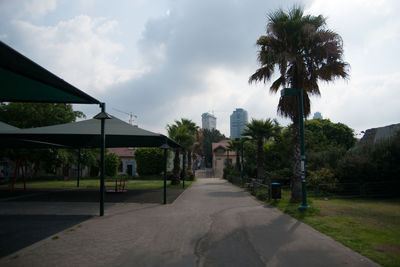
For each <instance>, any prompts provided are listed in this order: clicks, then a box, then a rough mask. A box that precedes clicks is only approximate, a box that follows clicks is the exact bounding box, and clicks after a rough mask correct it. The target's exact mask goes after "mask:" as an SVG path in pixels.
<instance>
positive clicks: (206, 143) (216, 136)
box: [201, 129, 226, 168]
mask: <svg viewBox="0 0 400 267" xmlns="http://www.w3.org/2000/svg"><path fill="white" fill-rule="evenodd" d="M201 133H202V136H203V153H204V157H205V161H206V166H207V167H208V168H210V167H211V166H212V143H216V142H219V141H221V140H225V139H226V137H225V135H223V134H221V133H220V132H219V131H218V130H217V129H211V130H209V129H202V130H201Z"/></svg>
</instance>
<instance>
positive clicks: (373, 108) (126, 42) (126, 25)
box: [0, 0, 400, 136]
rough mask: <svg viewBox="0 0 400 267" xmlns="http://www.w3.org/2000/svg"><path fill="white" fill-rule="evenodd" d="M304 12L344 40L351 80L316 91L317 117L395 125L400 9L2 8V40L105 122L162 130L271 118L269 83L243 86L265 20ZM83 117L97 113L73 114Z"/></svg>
mask: <svg viewBox="0 0 400 267" xmlns="http://www.w3.org/2000/svg"><path fill="white" fill-rule="evenodd" d="M295 3H296V4H301V5H303V6H304V8H305V10H306V12H307V13H310V14H313V15H319V14H322V15H324V16H325V17H327V18H328V21H327V22H328V27H329V28H330V29H332V30H334V31H336V32H337V33H339V34H340V35H341V36H342V38H343V41H344V51H345V61H347V62H348V63H350V66H351V69H350V79H349V80H347V81H340V80H338V81H335V82H334V83H331V84H326V83H321V84H320V87H321V93H322V96H321V97H313V98H312V99H311V100H312V113H314V112H316V111H319V112H321V113H322V115H323V117H324V118H329V119H330V120H331V121H333V122H342V123H345V124H347V125H349V126H350V127H351V128H353V129H354V130H355V131H356V133H358V132H360V131H362V130H365V129H368V128H373V127H379V126H384V125H388V124H393V123H399V122H400V97H399V96H398V95H399V92H400V67H399V62H400V53H399V47H400V16H398V14H399V12H400V1H398V0H335V1H326V0H315V1H313V0H307V1H273V0H268V1H267V0H246V1H240V0H218V1H215V0H201V1H199V0H153V1H150V0H119V1H109V0H80V1H79V0H76V1H74V0H26V1H25V0H15V1H10V0H0V40H1V41H3V42H5V43H6V44H8V45H10V46H11V47H13V48H14V49H16V50H17V51H19V52H20V53H22V54H24V55H25V56H27V57H29V58H31V59H32V60H34V61H35V62H37V63H38V64H40V65H42V66H43V67H45V68H47V69H48V70H50V71H51V72H53V73H55V74H56V75H58V76H60V77H61V78H63V79H64V80H66V81H68V82H70V83H71V84H73V85H75V86H76V87H78V88H80V89H81V90H83V91H85V92H87V93H89V94H90V95H92V96H94V97H95V98H97V99H99V100H101V101H104V102H106V103H107V110H108V112H109V113H111V114H112V115H115V116H116V117H119V118H120V119H123V120H125V121H127V120H128V119H129V118H128V117H129V116H128V115H126V114H124V113H121V112H119V111H117V110H120V111H124V112H127V113H131V112H132V113H133V114H135V115H137V119H135V123H136V124H139V126H140V127H143V128H145V129H148V130H152V131H156V132H161V133H165V132H166V131H165V126H166V124H168V123H172V122H173V121H174V120H175V119H180V118H182V117H183V118H188V119H191V120H193V121H194V122H196V123H197V124H198V125H201V114H202V113H203V112H214V114H215V116H216V117H217V128H218V129H219V130H220V131H221V132H222V133H224V134H225V135H227V136H229V135H230V133H229V115H230V114H231V113H232V112H233V110H234V109H235V108H239V107H240V108H244V109H246V110H247V111H248V113H249V117H250V118H251V117H253V118H257V119H261V118H277V119H278V120H279V121H280V122H281V123H282V124H283V125H286V124H288V120H285V119H282V118H280V117H278V115H277V113H276V106H277V103H278V100H279V95H271V94H270V93H269V90H268V89H269V86H270V83H267V84H265V85H264V84H257V85H254V84H253V85H249V84H248V82H247V81H248V78H249V76H250V75H251V74H252V73H253V72H254V71H255V70H256V68H257V67H258V65H257V57H256V52H257V47H256V46H255V42H256V40H257V39H258V37H259V36H260V35H262V34H264V33H265V28H266V21H267V15H268V13H270V12H271V11H274V10H276V9H277V8H283V9H288V8H289V7H291V6H292V5H293V4H295ZM75 109H77V110H82V111H84V112H85V113H86V114H87V116H88V117H89V118H90V117H92V116H93V115H94V114H96V113H97V112H98V111H99V109H98V107H97V106H91V105H76V106H75Z"/></svg>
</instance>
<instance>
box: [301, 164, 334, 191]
mask: <svg viewBox="0 0 400 267" xmlns="http://www.w3.org/2000/svg"><path fill="white" fill-rule="evenodd" d="M308 173H309V176H308V179H307V183H308V184H309V185H311V186H313V187H316V186H318V185H320V184H335V183H337V182H338V180H337V179H336V178H335V174H334V173H333V171H331V170H330V169H327V168H321V169H319V170H316V171H309V172H308Z"/></svg>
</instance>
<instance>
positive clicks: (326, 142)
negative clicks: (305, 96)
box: [305, 119, 356, 151]
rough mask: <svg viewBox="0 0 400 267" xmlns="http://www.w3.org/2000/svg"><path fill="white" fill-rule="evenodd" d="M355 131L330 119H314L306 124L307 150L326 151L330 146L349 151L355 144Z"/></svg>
mask: <svg viewBox="0 0 400 267" xmlns="http://www.w3.org/2000/svg"><path fill="white" fill-rule="evenodd" d="M355 141H356V139H355V138H354V131H353V130H352V129H351V128H349V127H348V126H347V125H345V124H343V123H333V122H331V121H330V120H328V119H312V120H307V121H306V122H305V145H306V150H308V149H311V150H313V151H321V150H326V148H327V147H328V146H340V147H343V148H344V149H346V150H348V149H350V148H352V147H353V146H354V144H355Z"/></svg>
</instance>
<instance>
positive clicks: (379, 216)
mask: <svg viewBox="0 0 400 267" xmlns="http://www.w3.org/2000/svg"><path fill="white" fill-rule="evenodd" d="M289 198H290V194H289V192H288V191H286V190H285V191H282V199H281V200H277V201H269V203H270V204H271V205H273V206H275V207H277V208H278V209H280V210H282V211H283V212H285V213H287V214H289V215H291V216H292V217H294V218H296V219H298V220H300V221H302V222H304V223H306V224H308V225H310V226H312V227H313V228H315V229H316V230H318V231H320V232H322V233H324V234H326V235H328V236H330V237H332V238H333V239H335V240H337V241H339V242H341V243H342V244H344V245H345V246H347V247H349V248H351V249H353V250H355V251H357V252H359V253H360V254H362V255H364V256H366V257H368V258H370V259H372V260H373V261H375V262H377V263H379V264H381V265H383V266H400V199H321V198H319V199H318V198H309V199H308V202H309V205H310V206H311V208H310V209H309V210H307V211H305V212H300V211H298V206H299V205H300V203H292V202H290V201H289Z"/></svg>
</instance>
